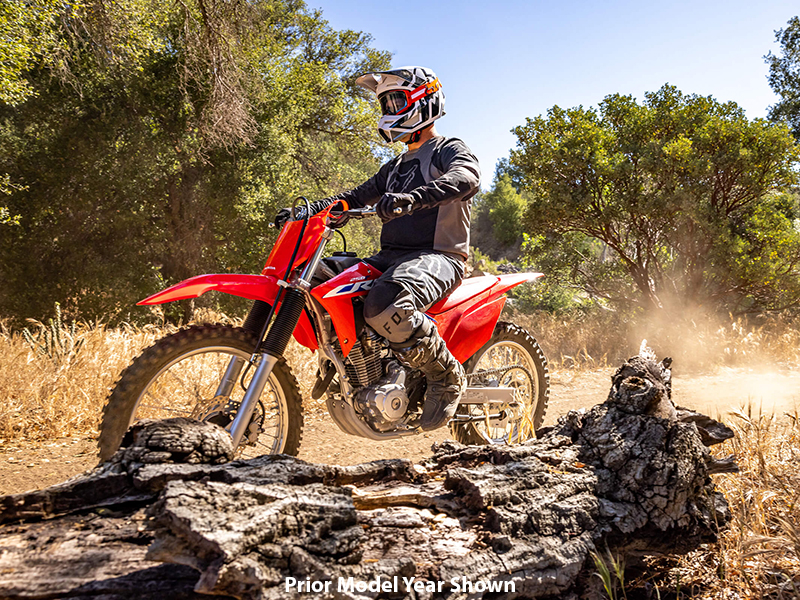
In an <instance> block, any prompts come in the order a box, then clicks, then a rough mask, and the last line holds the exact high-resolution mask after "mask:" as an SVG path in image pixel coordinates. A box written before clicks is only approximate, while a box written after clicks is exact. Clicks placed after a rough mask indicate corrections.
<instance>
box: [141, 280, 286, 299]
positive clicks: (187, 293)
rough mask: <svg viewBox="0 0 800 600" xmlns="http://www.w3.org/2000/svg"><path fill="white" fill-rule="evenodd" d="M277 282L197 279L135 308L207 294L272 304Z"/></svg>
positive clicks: (154, 296)
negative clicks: (231, 296)
mask: <svg viewBox="0 0 800 600" xmlns="http://www.w3.org/2000/svg"><path fill="white" fill-rule="evenodd" d="M276 282H277V280H276V279H275V278H274V277H265V276H264V275H237V274H227V273H222V274H217V275H198V276H197V277H192V278H191V279H187V280H186V281H181V282H180V283H177V284H175V285H173V286H172V287H170V288H167V289H166V290H162V291H160V292H158V293H156V294H153V295H152V296H150V297H149V298H145V299H144V300H142V301H141V302H138V303H137V304H139V305H146V306H149V305H153V304H164V303H165V302H174V301H175V300H185V299H187V298H197V297H198V296H202V295H203V294H205V293H206V292H210V291H217V292H224V293H226V294H231V295H233V296H241V297H242V298H250V299H251V300H263V301H264V302H269V303H270V304H272V303H273V302H274V301H275V296H276V294H277V291H278V286H277V283H276Z"/></svg>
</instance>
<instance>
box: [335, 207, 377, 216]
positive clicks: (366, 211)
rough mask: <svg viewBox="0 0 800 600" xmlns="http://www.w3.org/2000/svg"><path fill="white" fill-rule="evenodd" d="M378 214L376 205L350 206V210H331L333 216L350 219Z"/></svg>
mask: <svg viewBox="0 0 800 600" xmlns="http://www.w3.org/2000/svg"><path fill="white" fill-rule="evenodd" d="M376 214H378V213H377V212H376V211H375V207H374V206H365V207H364V208H350V209H348V210H336V209H333V210H331V217H334V218H337V219H338V218H342V217H347V218H349V219H363V218H364V217H371V216H373V215H376Z"/></svg>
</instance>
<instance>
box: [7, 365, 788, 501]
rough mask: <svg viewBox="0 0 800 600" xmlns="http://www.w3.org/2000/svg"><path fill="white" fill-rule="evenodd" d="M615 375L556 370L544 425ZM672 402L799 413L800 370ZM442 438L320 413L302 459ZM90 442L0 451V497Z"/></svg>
mask: <svg viewBox="0 0 800 600" xmlns="http://www.w3.org/2000/svg"><path fill="white" fill-rule="evenodd" d="M613 371H614V369H598V370H594V371H578V372H572V371H558V372H556V373H555V374H554V375H553V377H552V381H551V399H550V407H549V409H548V411H547V417H546V419H545V424H546V425H549V424H552V423H554V422H555V420H556V419H557V418H558V417H559V416H561V415H563V414H566V413H567V412H568V411H570V410H573V409H580V408H588V407H591V406H594V405H595V404H598V403H600V402H602V401H603V400H605V398H606V395H607V394H608V388H609V384H610V378H611V374H612V373H613ZM673 399H674V400H675V402H676V403H677V404H679V405H682V406H686V407H688V408H692V409H694V410H697V411H699V412H703V413H705V414H707V415H709V416H712V417H717V416H719V417H722V418H723V419H724V418H726V414H727V413H730V412H731V411H733V410H735V409H738V408H743V407H744V408H745V412H747V408H746V407H747V405H748V403H749V404H750V406H751V410H752V411H753V412H755V413H758V411H759V410H761V411H763V412H765V413H771V412H775V413H777V414H782V413H795V412H797V411H800V372H798V371H793V370H776V371H771V372H770V371H764V370H754V369H742V368H738V369H730V368H723V369H720V370H718V371H717V372H715V373H713V374H708V375H680V374H676V375H675V378H674V381H673ZM447 438H448V432H447V429H446V428H445V429H442V430H439V431H435V432H432V433H426V434H422V435H420V436H415V437H410V438H403V439H400V440H394V441H390V442H373V441H370V440H365V439H360V438H355V437H352V436H348V435H345V434H343V433H342V432H341V431H339V429H338V427H336V425H335V424H334V423H333V422H332V421H331V420H330V418H329V417H328V416H327V415H325V414H324V412H323V411H316V412H314V413H313V414H311V415H309V417H308V419H307V421H306V428H305V433H304V435H303V444H302V446H301V450H300V458H302V459H303V460H307V461H310V462H319V463H336V464H342V465H348V464H357V463H360V462H365V461H370V460H377V459H382V458H409V459H418V458H421V457H423V456H425V455H427V454H429V452H430V447H431V445H432V444H433V443H434V442H438V441H442V440H445V439H447ZM95 452H96V449H95V445H94V440H93V439H76V438H67V439H60V440H53V441H50V442H45V443H40V444H30V443H10V444H3V445H2V446H0V494H12V493H17V492H22V491H26V490H29V489H35V488H41V487H46V486H48V485H52V484H54V483H58V482H60V481H63V480H65V479H68V478H69V477H72V476H73V475H77V474H79V473H81V472H83V471H84V470H86V469H89V468H91V467H93V466H94V465H95V464H96V463H97V457H96V455H95Z"/></svg>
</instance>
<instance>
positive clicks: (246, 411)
mask: <svg viewBox="0 0 800 600" xmlns="http://www.w3.org/2000/svg"><path fill="white" fill-rule="evenodd" d="M332 237H333V230H332V229H331V228H330V227H325V230H324V231H323V233H322V239H321V240H320V244H319V246H318V247H317V250H316V252H314V255H313V256H312V257H311V259H310V260H309V261H308V263H307V264H306V267H305V269H304V270H303V272H302V273H301V274H300V276H299V277H298V278H295V279H293V278H292V277H291V276H290V277H289V279H292V281H290V282H286V281H279V282H278V285H280V286H281V287H285V288H286V291H285V292H284V294H283V300H282V302H281V307H280V309H279V310H278V313H277V314H276V315H275V318H274V320H273V321H272V324H271V326H270V328H269V331H268V332H267V335H266V337H265V338H264V341H263V343H260V344H259V347H258V350H257V351H256V352H255V353H254V354H253V356H252V357H251V358H250V364H253V365H255V372H254V373H253V378H252V380H251V381H250V385H248V386H247V392H246V393H245V395H244V398H243V399H242V404H241V406H240V407H239V409H238V410H237V411H236V418H234V420H233V423H231V424H230V425H229V429H228V430H229V431H230V434H231V437H232V438H233V447H234V448H238V447H239V444H240V443H241V442H242V438H244V435H245V433H246V432H247V428H248V426H249V425H250V419H252V417H253V411H254V410H255V408H256V405H257V404H258V399H259V398H260V397H261V393H262V392H263V391H264V388H265V387H266V385H267V381H268V380H269V376H270V374H271V373H272V370H273V369H274V368H275V365H276V364H278V361H279V360H280V359H281V357H282V356H283V353H284V352H285V350H286V346H288V345H289V340H290V339H291V338H292V334H293V333H294V329H295V327H296V326H297V322H298V321H299V320H300V315H301V314H302V313H303V308H304V307H305V303H306V293H307V292H308V290H309V289H311V278H312V277H313V275H314V272H315V271H316V270H317V267H318V266H319V262H320V260H322V253H323V252H324V251H325V247H326V246H327V245H328V242H329V241H330V240H331V238H332ZM276 302H277V299H276ZM245 363H246V361H245V360H244V359H242V358H238V357H234V358H232V359H231V361H230V363H228V368H227V369H226V371H225V375H224V376H223V378H222V381H221V382H220V384H219V387H218V388H217V395H218V396H225V397H228V396H230V393H231V392H232V391H233V386H234V385H235V384H236V380H237V379H238V378H239V375H240V374H241V372H242V368H243V367H244V365H245ZM279 418H280V419H281V420H282V421H283V420H284V419H285V418H286V415H284V414H280V416H279ZM281 426H283V423H281ZM281 429H282V427H281ZM284 437H285V436H284Z"/></svg>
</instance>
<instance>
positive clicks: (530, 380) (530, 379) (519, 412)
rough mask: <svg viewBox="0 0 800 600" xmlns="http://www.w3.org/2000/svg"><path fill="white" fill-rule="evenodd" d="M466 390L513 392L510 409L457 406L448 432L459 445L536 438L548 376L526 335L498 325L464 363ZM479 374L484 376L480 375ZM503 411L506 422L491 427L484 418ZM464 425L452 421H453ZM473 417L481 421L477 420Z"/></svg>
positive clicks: (536, 348)
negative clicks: (514, 404) (483, 388)
mask: <svg viewBox="0 0 800 600" xmlns="http://www.w3.org/2000/svg"><path fill="white" fill-rule="evenodd" d="M464 371H465V372H466V373H467V375H468V376H469V375H470V374H476V375H475V376H474V377H472V378H470V379H469V385H470V387H472V386H489V387H510V388H515V392H514V400H515V401H516V402H517V403H518V406H517V407H516V408H514V409H511V408H505V409H503V408H502V407H501V408H498V407H497V406H493V405H475V404H473V405H461V406H459V407H458V410H457V413H456V420H454V421H451V423H450V432H451V434H452V435H453V438H455V440H456V441H458V442H461V443H462V444H487V443H519V442H523V441H525V440H527V439H530V438H533V437H535V435H536V430H537V429H539V428H540V427H541V426H542V421H543V420H544V414H545V411H546V410H547V401H548V398H549V396H550V373H549V371H548V368H547V359H546V358H545V356H544V353H543V352H542V349H541V348H540V347H539V343H538V342H537V341H536V340H535V339H534V338H533V336H531V335H530V334H529V333H528V332H527V331H525V330H524V329H522V328H521V327H517V326H516V325H514V324H512V323H504V322H500V323H498V324H497V325H496V326H495V329H494V333H493V334H492V337H491V339H490V340H489V341H488V342H486V343H485V344H484V345H483V346H482V347H481V348H480V350H478V351H477V352H476V353H475V354H474V355H473V356H472V357H471V358H469V359H468V360H467V361H466V362H465V363H464ZM481 372H484V373H487V375H483V376H481V375H480V373H481ZM502 410H506V411H507V414H508V415H509V418H506V419H502V420H499V421H500V422H499V424H497V425H495V424H493V422H494V423H498V420H497V419H494V420H493V422H492V420H491V419H490V418H489V415H490V413H497V412H498V411H502ZM459 416H461V417H462V418H465V417H469V418H471V419H472V420H471V421H470V422H466V423H465V422H461V423H459V422H458V417H459ZM477 417H481V418H480V419H477Z"/></svg>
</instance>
